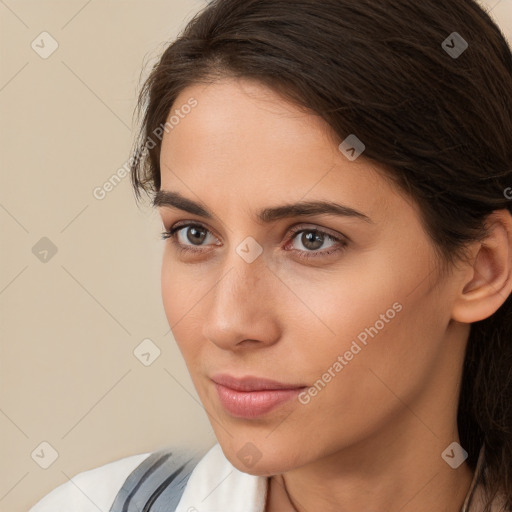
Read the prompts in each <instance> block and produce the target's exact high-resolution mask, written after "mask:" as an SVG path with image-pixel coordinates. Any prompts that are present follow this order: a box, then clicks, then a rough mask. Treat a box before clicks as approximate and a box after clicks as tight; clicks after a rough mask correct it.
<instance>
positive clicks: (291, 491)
mask: <svg viewBox="0 0 512 512" xmlns="http://www.w3.org/2000/svg"><path fill="white" fill-rule="evenodd" d="M416 421H417V420H416ZM420 426H421V427H422V430H423V432H422V436H421V437H420V438H416V439H414V438H413V437H411V438H409V439H405V438H403V437H401V436H395V438H394V439H393V440H392V441H391V442H389V443H388V444H384V445H383V444H378V443H377V441H375V442H369V441H368V440H365V441H364V442H363V443H362V444H364V447H363V446H353V447H350V448H349V449H343V450H340V451H339V452H337V453H334V454H331V455H329V456H328V457H327V458H324V459H320V460H318V461H317V462H316V463H314V464H311V465H308V466H304V467H301V468H298V469H295V470H293V471H290V472H287V473H284V474H282V475H277V476H274V477H271V478H270V480H269V492H268V496H267V500H268V501H267V503H268V506H267V508H266V511H267V512H277V511H279V512H295V511H296V512H307V511H311V510H323V511H325V512H353V511H354V510H357V511H359V512H374V511H375V510H400V512H431V511H432V510H439V511H443V512H460V511H461V509H462V506H463V503H464V500H465V497H466V495H467V493H468V491H469V488H470V485H471V481H472V479H473V471H472V470H471V469H470V468H469V466H468V465H467V464H466V463H463V464H461V465H460V466H459V467H458V468H457V469H452V468H451V467H450V466H449V465H448V464H447V463H446V462H445V460H444V459H443V458H442V457H441V453H442V452H443V451H444V450H445V449H446V447H447V446H448V445H450V444H451V443H452V442H453V441H454V440H456V441H457V442H458V438H457V437H453V436H442V437H440V438H437V437H436V436H434V435H432V434H430V433H428V431H427V433H426V432H425V427H423V426H422V425H421V423H420ZM418 439H420V441H418ZM379 446H380V448H379Z"/></svg>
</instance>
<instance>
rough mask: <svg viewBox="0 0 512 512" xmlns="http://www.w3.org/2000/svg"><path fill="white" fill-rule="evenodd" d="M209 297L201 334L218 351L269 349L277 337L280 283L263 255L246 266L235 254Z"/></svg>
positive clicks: (233, 252)
mask: <svg viewBox="0 0 512 512" xmlns="http://www.w3.org/2000/svg"><path fill="white" fill-rule="evenodd" d="M223 270H224V271H223V273H222V275H221V276H220V278H219V280H218V281H217V283H216V284H215V286H214V288H213V290H212V291H211V293H209V294H208V297H209V301H210V302H209V304H208V313H207V315H206V318H205V319H204V322H203V335H204V337H205V339H208V340H210V341H211V342H212V343H214V344H215V345H217V346H218V347H219V348H222V349H224V350H232V351H240V350H246V349H252V348H262V347H268V346H270V345H272V344H274V343H276V342H277V340H278V338H279V332H280V330H279V324H278V310H279V309H278V306H277V305H278V296H277V294H278V290H279V286H278V283H279V280H278V279H277V277H276V276H275V275H274V274H273V273H272V272H271V271H270V269H269V268H267V266H266V265H265V262H264V258H263V255H260V256H259V257H258V258H257V259H256V260H255V261H253V262H252V263H247V262H246V261H244V259H243V258H241V257H240V256H239V255H238V254H237V253H236V252H235V251H232V255H231V256H230V257H229V258H228V259H227V260H226V264H225V266H223Z"/></svg>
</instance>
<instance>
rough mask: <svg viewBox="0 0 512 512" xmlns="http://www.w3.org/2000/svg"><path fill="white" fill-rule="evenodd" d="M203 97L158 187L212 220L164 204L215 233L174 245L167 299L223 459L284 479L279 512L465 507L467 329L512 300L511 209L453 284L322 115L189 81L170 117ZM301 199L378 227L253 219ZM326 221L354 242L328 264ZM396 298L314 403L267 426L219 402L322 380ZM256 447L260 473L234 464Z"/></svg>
mask: <svg viewBox="0 0 512 512" xmlns="http://www.w3.org/2000/svg"><path fill="white" fill-rule="evenodd" d="M191 97H193V98H195V99H196V100H197V102H198V106H197V107H196V108H194V109H193V110H192V112H191V113H190V114H188V115H187V116H186V117H184V119H182V120H181V121H180V123H179V124H178V125H177V126H176V127H175V128H174V129H173V130H171V131H169V133H166V134H165V136H164V138H163V141H162V151H161V160H160V162H161V177H162V186H161V189H162V190H165V191H174V192H179V193H180V194H181V195H183V196H184V197H186V198H189V199H191V200H193V201H198V202H200V203H201V204H203V205H204V207H205V208H207V209H208V210H209V211H210V212H212V213H213V217H212V218H210V219H208V218H205V217H202V216H200V215H196V214H190V213H187V212H184V211H181V210H179V209H176V208H171V207H168V206H159V207H158V209H159V211H160V214H161V217H162V222H163V225H164V227H165V229H170V228H172V227H173V226H175V225H176V223H177V222H182V221H190V222H193V223H198V224H199V225H200V226H202V227H203V228H204V229H206V230H207V231H206V232H205V233H203V239H199V240H197V239H194V237H193V235H191V230H190V228H188V229H187V228H183V229H182V230H181V231H180V232H179V234H178V235H177V236H178V238H177V239H176V242H180V243H182V244H183V245H185V246H187V247H192V248H196V249H198V250H200V251H201V252H200V253H198V254H194V253H192V254H188V253H180V252H178V250H177V249H176V246H175V245H173V243H172V240H171V239H169V240H166V242H165V250H164V256H163V264H162V295H163V302H164V308H165V311H166V315H167V318H168V321H169V325H170V326H171V329H172V332H173V335H174V338H175V340H176V342H177V344H178V346H179V348H180V351H181V353H182V354H183V357H184V359H185V362H186V364H187V367H188V370H189V372H190V375H191V378H192V380H193V383H194V386H195V388H196V390H197V393H198V395H199V397H200V399H201V401H202V403H203V405H204V408H205V410H206V412H207V414H208V417H209V419H210V422H211V424H212V427H213V429H214V431H215V434H216V437H217V439H218V441H219V443H220V445H221V447H222V450H223V452H224V454H225V456H226V457H227V458H228V460H229V461H230V462H231V463H232V464H233V466H235V467H236V468H237V469H239V470H240V471H243V472H246V473H250V474H253V475H258V476H269V477H271V478H270V479H269V480H268V493H267V503H266V509H265V510H266V512H269V511H271V512H275V511H279V512H288V511H293V510H299V511H310V512H311V511H313V510H323V511H333V512H334V511H336V512H348V511H351V512H353V511H354V510H357V511H359V512H375V511H376V510H379V511H382V512H384V511H399V510H400V511H401V512H413V511H414V512H427V511H428V512H431V511H432V510H438V511H447V512H459V510H460V508H461V507H462V504H463V501H464V498H465V496H466V493H467V491H468V489H469V486H470V483H471V479H472V476H473V473H472V471H471V470H470V468H469V467H468V465H467V464H466V463H462V464H461V465H460V466H459V467H458V468H457V469H452V468H451V467H450V466H449V465H448V464H447V463H446V462H445V461H444V460H443V458H442V457H441V454H442V452H443V451H444V450H445V449H446V448H447V447H448V445H450V444H451V443H452V442H454V441H455V442H459V437H458V433H457V421H456V410H457V403H458V393H459V382H460V378H461V372H462V363H463V358H464V351H465V346H466V341H467V337H468V334H469V330H470V326H469V323H471V322H473V321H476V320H479V319H482V318H486V317H487V316H489V315H491V314H492V313H493V312H494V311H495V310H496V309H498V307H499V306H500V305H501V304H502V303H503V302H504V301H505V299H506V297H507V295H508V294H509V293H510V291H511V279H510V267H511V254H512V242H511V240H512V236H511V232H512V228H511V225H512V218H511V217H510V214H508V213H507V214H506V213H505V212H496V215H495V217H493V218H494V219H495V227H494V229H493V231H492V236H491V237H490V238H489V241H488V243H487V245H485V246H484V244H481V243H478V244H477V243H475V244H474V245H472V246H471V248H470V249H471V259H470V261H468V262H467V263H461V264H460V265H458V266H457V267H456V268H452V269H451V271H450V273H449V274H448V275H445V276H443V275H442V274H441V271H440V266H439V261H438V260H437V258H436V255H435V252H434V248H433V245H432V242H431V240H430V238H429V237H428V236H427V234H426V233H425V231H424V229H423V227H422V224H421V221H420V217H419V210H418V208H417V207H416V205H415V204H414V202H413V201H412V200H411V199H409V198H407V197H405V196H404V195H403V194H402V193H401V192H400V191H399V190H398V189H397V188H395V186H394V185H392V184H391V183H390V182H389V181H388V180H386V178H385V177H384V174H383V172H382V169H380V168H379V167H378V166H377V165H376V164H374V163H371V162H370V161H368V160H366V159H365V158H364V154H363V156H360V157H359V158H358V159H357V160H355V161H349V160H348V159H347V158H346V157H345V156H344V155H343V154H342V153H341V152H340V151H339V149H338V144H339V143H340V142H341V140H339V139H338V138H336V136H335V135H334V134H333V133H332V132H331V131H330V130H329V128H328V126H327V125H326V124H325V122H324V121H323V120H322V119H321V118H319V117H318V116H316V115H313V114H310V113H306V112H305V111H304V110H301V109H299V108H298V107H296V106H294V105H292V104H290V103H288V102H286V101H285V100H284V99H283V98H281V97H280V96H278V95H277V94H275V93H274V92H272V91H271V90H269V89H267V88H265V87H264V86H262V85H259V84H257V83H255V82H251V81H247V80H233V79H223V80H221V81H218V82H215V83H212V84H209V85H204V84H198V85H193V86H190V87H188V88H187V89H185V90H184V91H183V92H182V93H181V94H180V96H179V97H178V99H177V100H176V102H175V104H174V106H173V108H179V106H180V105H184V104H185V103H186V102H187V101H188V100H189V99H190V98H191ZM301 200H302V201H305V200H308V201H310V200H329V201H333V202H336V203H338V204H343V205H346V206H349V207H351V208H353V209H356V210H358V211H360V212H362V213H364V214H365V215H366V216H368V217H369V218H370V219H371V222H365V221H363V220H361V219H358V218H349V217H338V216H334V215H325V214H322V215H318V214H317V215H310V216H301V217H291V218H284V219H279V220H276V221H274V222H272V223H270V224H267V223H263V222H261V221H259V220H257V219H256V212H257V211H259V210H260V209H262V208H267V207H274V206H280V205H284V204H289V203H295V202H298V201H301ZM293 226H301V227H302V226H303V230H305V231H301V232H299V233H298V234H293V233H291V232H290V229H291V228H292V227H293ZM315 228H316V229H317V230H320V231H326V232H327V233H328V234H331V235H334V236H338V237H340V238H343V237H347V238H348V242H347V246H346V247H345V248H344V249H341V250H340V251H339V252H335V253H333V254H330V255H322V253H326V252H328V251H330V250H332V249H336V248H339V247H340V244H339V243H337V242H336V241H333V240H332V239H330V238H329V237H328V236H325V237H324V239H323V243H318V244H317V245H316V246H313V245H312V244H311V243H310V244H309V245H308V243H307V239H305V235H307V234H308V233H310V231H308V230H312V229H315ZM200 233H201V232H200ZM187 235H188V236H187ZM303 235H304V236H303ZM247 237H252V238H253V239H254V240H256V241H257V242H258V244H259V245H260V246H261V248H262V251H263V252H262V253H261V255H259V256H258V257H257V258H256V259H255V261H253V262H252V263H248V262H247V261H245V260H244V259H243V258H242V257H240V256H239V254H238V253H237V252H236V248H237V247H238V246H239V245H240V244H241V242H242V241H244V240H245V239H246V238H247ZM194 244H195V245H194ZM300 252H302V253H306V254H317V255H318V257H316V258H311V259H310V260H304V259H300V258H299V257H298V256H297V254H298V253H300ZM394 303H399V304H400V305H401V306H402V309H401V311H400V312H399V313H397V314H396V316H395V318H393V319H392V320H390V321H389V322H387V323H385V326H384V328H383V329H381V330H380V331H379V332H378V334H377V335H376V336H375V337H374V338H369V339H368V342H367V345H366V346H363V348H362V350H361V351H360V352H359V353H357V355H355V356H354V357H353V359H352V360H350V361H348V364H346V366H344V367H343V369H342V371H340V372H338V373H336V376H335V377H334V378H332V379H331V381H330V382H329V383H328V384H327V385H326V386H325V387H324V388H323V389H322V390H321V391H320V392H319V393H317V395H316V396H314V397H312V398H311V400H310V401H309V403H307V404H306V405H303V404H301V403H300V402H299V401H298V400H292V401H290V402H287V403H285V404H284V405H282V406H280V407H278V408H277V409H274V410H272V411H271V412H269V413H267V414H265V415H263V416H260V417H258V418H256V419H241V418H236V417H234V416H231V415H230V414H229V413H228V412H226V411H225V410H224V409H223V407H222V405H221V403H220V401H219V397H218V395H217V392H216V389H215V387H214V385H213V383H212V381H211V380H210V377H211V376H212V375H214V374H215V373H228V374H230V375H233V376H236V377H240V376H242V375H253V376H260V377H266V378H269V379H274V380H278V381H280V382H284V383H290V384H296V385H304V386H313V385H314V383H315V382H317V381H318V379H320V378H321V377H322V375H323V374H324V373H325V372H326V371H327V369H328V368H330V367H332V366H333V363H334V362H335V361H336V360H337V358H338V356H339V355H343V354H344V353H345V352H346V351H347V350H349V348H350V346H351V343H352V341H353V340H355V339H356V337H357V335H358V334H359V333H361V332H362V331H364V329H365V328H367V327H369V326H373V325H374V324H375V323H376V321H377V320H379V318H381V317H380V315H381V314H384V313H385V312H386V310H388V309H389V308H391V307H392V305H393V304H394ZM248 442H250V443H252V444H253V445H254V446H255V447H256V449H257V451H258V452H259V453H260V454H261V458H260V459H259V461H258V462H257V463H256V464H254V465H252V466H251V467H248V466H247V465H246V464H245V463H244V462H243V461H242V460H241V459H240V458H239V457H238V456H237V453H238V452H239V450H240V449H241V448H242V447H244V445H246V443H248ZM227 484H228V483H226V485H227ZM285 486H286V489H287V492H285V490H284V488H285Z"/></svg>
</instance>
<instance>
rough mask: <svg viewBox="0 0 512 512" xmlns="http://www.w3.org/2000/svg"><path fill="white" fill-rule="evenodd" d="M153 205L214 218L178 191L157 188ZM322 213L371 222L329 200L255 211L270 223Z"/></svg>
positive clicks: (365, 217)
mask: <svg viewBox="0 0 512 512" xmlns="http://www.w3.org/2000/svg"><path fill="white" fill-rule="evenodd" d="M153 206H154V207H163V208H176V209H178V210H183V211H185V212H188V213H191V214H192V215H198V216H199V217H205V218H207V219H213V218H214V216H213V214H212V213H210V212H209V211H208V209H207V208H206V207H205V206H204V205H203V204H201V203H198V202H195V201H192V200H191V199H187V198H186V197H183V196H182V195H181V194H180V193H179V192H171V191H169V190H159V191H158V192H157V193H156V194H155V197H154V199H153ZM322 214H324V215H325V214H328V215H337V216H341V217H352V218H356V219H361V220H363V221H365V222H368V223H371V224H373V221H372V220H371V219H370V217H368V216H367V215H365V214H364V213H362V212H360V211H358V210H354V209H353V208H350V207H348V206H343V205H341V204H337V203H334V202H331V201H301V202H298V203H294V204H287V205H283V206H275V207H272V208H263V209H262V210H260V211H259V212H257V219H258V220H260V221H261V222H264V223H271V222H274V221H277V220H279V219H284V218H288V217H296V216H307V215H322Z"/></svg>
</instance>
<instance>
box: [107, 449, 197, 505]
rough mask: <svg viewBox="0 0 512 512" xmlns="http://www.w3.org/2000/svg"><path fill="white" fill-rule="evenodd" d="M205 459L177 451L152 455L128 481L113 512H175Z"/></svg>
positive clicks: (166, 450) (187, 452)
mask: <svg viewBox="0 0 512 512" xmlns="http://www.w3.org/2000/svg"><path fill="white" fill-rule="evenodd" d="M202 456H203V453H198V452H193V451H192V450H183V449H174V448H168V449H165V450H160V451H157V452H154V453H152V454H151V455H150V456H149V457H147V458H146V459H144V460H143V461H142V463H141V464H139V465H138V466H137V467H136V468H135V469H134V470H133V471H132V472H131V473H130V475H129V476H128V478H127V479H126V480H125V482H124V484H123V487H122V488H121V489H120V490H119V492H118V493H117V496H116V498H115V500H114V503H113V504H112V507H111V508H110V512H174V510H176V507H177V506H178V503H179V501H180V499H181V496H182V495H183V492H184V491H185V486H186V485H187V482H188V479H189V477H190V474H191V473H192V470H193V469H194V468H195V466H196V465H197V463H198V462H199V460H200V459H201V457H202Z"/></svg>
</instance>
